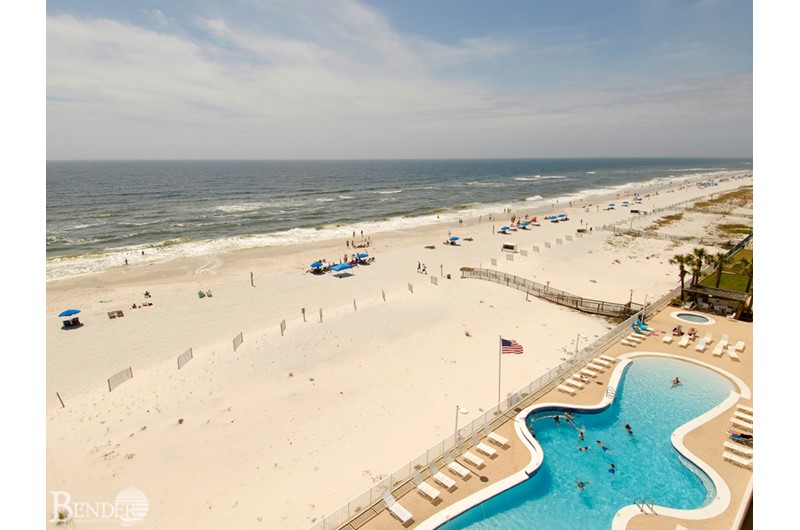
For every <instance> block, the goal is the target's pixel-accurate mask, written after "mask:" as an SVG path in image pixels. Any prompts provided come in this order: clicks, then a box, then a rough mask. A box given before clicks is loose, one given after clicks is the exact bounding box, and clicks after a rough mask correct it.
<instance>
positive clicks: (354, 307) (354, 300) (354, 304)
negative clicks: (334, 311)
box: [353, 298, 358, 311]
mask: <svg viewBox="0 0 800 530" xmlns="http://www.w3.org/2000/svg"><path fill="white" fill-rule="evenodd" d="M353 311H358V306H357V305H356V299H355V298H353Z"/></svg>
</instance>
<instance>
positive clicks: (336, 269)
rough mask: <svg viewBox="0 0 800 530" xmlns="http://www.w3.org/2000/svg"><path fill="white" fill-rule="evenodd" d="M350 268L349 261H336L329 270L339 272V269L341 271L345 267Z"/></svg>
mask: <svg viewBox="0 0 800 530" xmlns="http://www.w3.org/2000/svg"><path fill="white" fill-rule="evenodd" d="M352 268H353V266H352V265H350V264H349V263H337V264H336V265H334V266H333V267H331V270H332V271H336V272H339V271H343V270H345V269H352Z"/></svg>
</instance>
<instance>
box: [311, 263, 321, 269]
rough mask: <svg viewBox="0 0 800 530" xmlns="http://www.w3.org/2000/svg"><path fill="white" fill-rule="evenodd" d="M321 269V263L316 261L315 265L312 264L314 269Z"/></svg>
mask: <svg viewBox="0 0 800 530" xmlns="http://www.w3.org/2000/svg"><path fill="white" fill-rule="evenodd" d="M320 267H322V262H321V261H315V262H314V263H312V264H311V268H312V269H319V268H320Z"/></svg>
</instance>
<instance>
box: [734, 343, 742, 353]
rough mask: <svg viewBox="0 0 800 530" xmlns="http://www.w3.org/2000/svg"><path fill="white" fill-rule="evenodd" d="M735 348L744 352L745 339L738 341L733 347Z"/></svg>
mask: <svg viewBox="0 0 800 530" xmlns="http://www.w3.org/2000/svg"><path fill="white" fill-rule="evenodd" d="M733 349H734V350H736V351H738V352H743V351H744V341H743V340H740V341H739V342H737V343H736V345H735V346H734V347H733Z"/></svg>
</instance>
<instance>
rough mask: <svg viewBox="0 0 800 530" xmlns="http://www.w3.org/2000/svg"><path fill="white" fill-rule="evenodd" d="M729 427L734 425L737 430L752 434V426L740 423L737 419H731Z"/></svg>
mask: <svg viewBox="0 0 800 530" xmlns="http://www.w3.org/2000/svg"><path fill="white" fill-rule="evenodd" d="M730 421H731V425H735V426H736V427H738V428H739V429H741V430H743V431H747V432H753V424H752V423H747V422H746V421H742V420H740V419H739V418H731V420H730Z"/></svg>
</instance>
